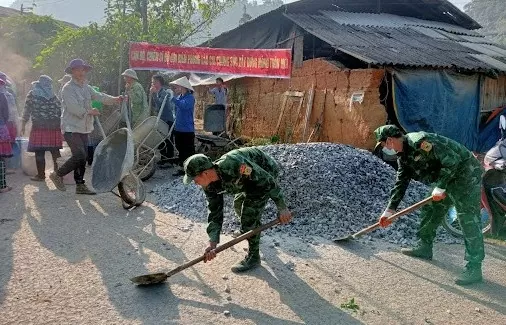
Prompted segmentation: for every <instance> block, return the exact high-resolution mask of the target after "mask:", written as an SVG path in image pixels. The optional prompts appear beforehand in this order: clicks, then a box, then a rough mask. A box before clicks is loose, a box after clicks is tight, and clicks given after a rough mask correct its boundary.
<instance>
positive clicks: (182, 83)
mask: <svg viewBox="0 0 506 325" xmlns="http://www.w3.org/2000/svg"><path fill="white" fill-rule="evenodd" d="M170 84H171V85H178V86H181V87H184V88H186V89H189V90H191V91H194V90H193V87H192V85H190V80H188V78H186V77H181V78H179V79H177V80H174V81H172V82H170Z"/></svg>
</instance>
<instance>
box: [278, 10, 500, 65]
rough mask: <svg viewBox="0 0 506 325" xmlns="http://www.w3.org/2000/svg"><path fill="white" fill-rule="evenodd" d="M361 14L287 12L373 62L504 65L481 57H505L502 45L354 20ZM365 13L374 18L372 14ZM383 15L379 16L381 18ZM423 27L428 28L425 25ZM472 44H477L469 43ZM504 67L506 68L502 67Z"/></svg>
mask: <svg viewBox="0 0 506 325" xmlns="http://www.w3.org/2000/svg"><path fill="white" fill-rule="evenodd" d="M361 15H362V14H357V15H353V16H347V17H348V18H349V20H348V21H347V22H348V23H346V24H341V23H338V22H337V21H336V19H331V18H329V16H331V15H330V14H329V12H328V11H327V12H326V14H325V15H323V14H320V15H308V14H285V16H286V17H287V18H289V19H290V20H292V21H293V22H294V23H295V24H297V25H298V26H300V27H301V28H302V29H304V30H306V31H308V32H309V33H311V34H313V35H315V36H316V37H318V38H320V39H321V40H323V41H324V42H326V43H328V44H330V45H331V46H333V47H334V48H336V49H338V50H339V51H341V52H344V53H347V54H349V55H351V56H353V57H355V58H357V59H359V60H362V61H364V62H367V63H371V64H378V65H404V66H415V67H444V68H454V67H455V68H459V69H466V70H475V71H476V70H497V69H498V67H502V65H501V64H496V63H495V62H494V61H492V60H488V59H484V58H483V57H482V56H481V55H482V54H492V52H493V53H495V54H497V56H501V55H500V53H499V52H500V51H498V50H501V49H500V48H499V47H496V46H493V45H487V44H475V43H468V42H459V41H458V40H463V39H461V38H460V36H458V35H457V34H451V35H450V33H448V32H445V31H443V30H441V29H439V28H435V29H433V31H434V32H437V33H438V35H435V34H433V33H432V32H430V31H429V30H427V29H425V30H424V32H421V31H419V28H422V27H419V26H415V27H411V26H397V27H392V26H372V25H371V24H369V25H367V26H366V25H361V24H363V23H365V24H367V19H365V20H359V21H357V22H355V23H351V22H352V20H351V17H355V18H359V17H360V16H361ZM363 15H365V17H369V18H370V17H371V14H363ZM382 15H383V14H380V15H375V16H376V17H380V16H382ZM390 16H392V15H388V17H390ZM334 18H335V17H334ZM390 18H391V17H390ZM381 19H383V18H381ZM382 21H385V20H382ZM397 21H401V20H397ZM359 22H360V23H359ZM378 24H379V23H378ZM438 24H440V23H438ZM427 25H430V24H427ZM423 28H427V27H425V26H424V27H423ZM452 36H455V37H456V38H457V39H450V38H449V37H452ZM452 38H453V37H452ZM468 44H473V45H471V46H467V45H468ZM464 45H466V46H464ZM491 47H492V48H491ZM505 51H506V50H505ZM492 62H494V64H492ZM500 70H501V71H506V69H502V68H501V69H500Z"/></svg>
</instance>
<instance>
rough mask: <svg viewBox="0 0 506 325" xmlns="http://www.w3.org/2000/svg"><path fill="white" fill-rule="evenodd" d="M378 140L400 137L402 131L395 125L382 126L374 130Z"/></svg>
mask: <svg viewBox="0 0 506 325" xmlns="http://www.w3.org/2000/svg"><path fill="white" fill-rule="evenodd" d="M374 135H375V136H376V141H378V142H382V141H386V139H388V138H399V137H401V136H402V131H401V130H400V129H399V128H398V127H397V126H395V125H384V126H380V127H379V128H377V129H376V130H375V131H374Z"/></svg>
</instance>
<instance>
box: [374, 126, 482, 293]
mask: <svg viewBox="0 0 506 325" xmlns="http://www.w3.org/2000/svg"><path fill="white" fill-rule="evenodd" d="M374 133H375V136H376V139H377V141H378V142H381V144H382V145H383V147H384V148H385V150H386V151H393V152H396V153H397V156H398V163H399V169H398V171H397V180H396V183H395V186H394V188H393V189H392V191H391V193H390V202H389V203H388V207H387V209H386V210H385V212H383V214H382V216H381V217H380V224H381V226H382V227H386V226H388V225H389V222H388V217H389V216H391V215H392V214H393V213H394V212H395V210H396V209H397V207H398V206H399V204H400V202H401V200H402V198H403V197H404V194H405V192H406V189H407V187H408V185H409V182H410V180H411V179H414V180H417V181H420V182H422V183H424V184H426V185H432V186H433V191H432V199H433V202H432V203H430V204H429V205H426V206H424V207H423V208H422V210H421V215H420V217H421V224H420V229H419V231H418V237H419V239H420V240H419V244H418V246H417V247H415V248H412V249H403V250H402V253H403V254H405V255H408V256H414V257H419V258H423V259H428V260H430V259H432V243H433V241H434V238H435V237H436V229H437V227H438V226H439V225H440V224H441V222H442V221H443V218H444V217H445V216H446V214H447V213H448V210H449V208H450V207H451V206H452V205H454V206H455V208H456V210H457V217H458V220H459V223H460V226H461V228H462V231H463V233H464V243H465V247H466V254H465V259H466V261H468V264H467V266H466V270H465V271H464V272H463V273H462V275H461V276H460V277H459V278H457V279H456V281H455V282H456V283H457V284H459V285H467V284H471V283H475V282H480V281H482V271H481V263H482V261H483V258H484V257H485V252H484V245H483V235H482V232H481V223H480V196H481V186H480V183H481V176H482V174H483V170H482V167H481V165H480V163H479V162H478V160H477V159H476V158H475V157H474V156H473V155H472V153H471V152H470V151H469V150H467V149H466V148H465V147H464V146H463V145H461V144H459V143H457V142H455V141H453V140H451V139H448V138H445V137H443V136H440V135H437V134H433V133H425V132H414V133H408V134H406V135H403V134H402V132H401V131H400V130H399V128H397V127H396V126H394V125H386V126H382V127H380V128H378V129H376V131H375V132H374Z"/></svg>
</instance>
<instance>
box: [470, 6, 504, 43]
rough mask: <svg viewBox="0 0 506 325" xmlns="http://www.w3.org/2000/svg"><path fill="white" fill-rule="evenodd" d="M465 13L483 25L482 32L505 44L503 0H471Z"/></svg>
mask: <svg viewBox="0 0 506 325" xmlns="http://www.w3.org/2000/svg"><path fill="white" fill-rule="evenodd" d="M464 9H465V11H466V13H467V14H468V15H469V16H470V17H471V18H473V19H474V20H476V21H477V22H478V23H480V25H482V26H483V31H482V33H484V34H486V35H488V36H489V37H490V38H491V39H493V40H494V41H496V42H499V43H502V44H504V45H506V4H505V1H504V0H472V1H471V2H470V3H468V4H467V5H466V6H465V7H464Z"/></svg>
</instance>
